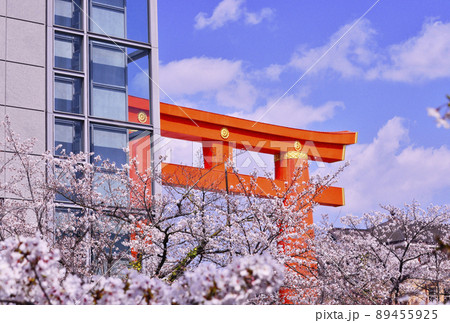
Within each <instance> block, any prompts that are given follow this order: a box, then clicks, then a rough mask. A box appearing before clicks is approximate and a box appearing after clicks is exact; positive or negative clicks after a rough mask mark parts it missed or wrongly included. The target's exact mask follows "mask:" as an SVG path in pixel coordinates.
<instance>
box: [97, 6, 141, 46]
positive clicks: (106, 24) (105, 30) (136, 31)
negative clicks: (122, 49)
mask: <svg viewBox="0 0 450 323" xmlns="http://www.w3.org/2000/svg"><path fill="white" fill-rule="evenodd" d="M90 3H91V5H90V17H91V19H90V23H89V30H90V31H92V32H95V33H99V34H105V35H109V36H113V37H119V38H126V39H131V40H137V41H141V42H144V43H147V42H148V41H149V39H148V0H132V1H126V0H92V1H91V2H90Z"/></svg>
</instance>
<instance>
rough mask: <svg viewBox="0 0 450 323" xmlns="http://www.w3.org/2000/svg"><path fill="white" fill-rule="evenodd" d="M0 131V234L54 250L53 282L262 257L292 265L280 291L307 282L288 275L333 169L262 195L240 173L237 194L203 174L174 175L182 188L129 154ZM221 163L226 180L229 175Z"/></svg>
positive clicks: (180, 272)
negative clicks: (51, 144) (72, 148)
mask: <svg viewBox="0 0 450 323" xmlns="http://www.w3.org/2000/svg"><path fill="white" fill-rule="evenodd" d="M5 134H6V142H5V148H6V150H7V151H8V152H9V153H8V154H7V156H8V157H7V159H6V160H4V161H2V164H1V165H0V174H2V175H4V174H7V176H5V177H7V180H6V181H5V182H2V183H1V184H0V192H1V196H3V197H6V198H4V199H3V200H2V203H1V205H0V224H1V225H0V239H1V240H3V241H7V240H8V239H9V238H16V239H18V240H15V241H16V242H17V241H21V239H25V238H27V237H28V238H33V237H36V235H37V236H38V237H39V238H40V239H41V240H43V241H44V242H45V243H46V244H47V245H48V247H49V248H50V250H52V252H53V251H54V252H56V250H58V251H57V255H58V257H57V259H58V260H57V262H58V263H59V265H60V266H61V267H62V268H63V269H64V270H63V271H61V272H59V273H58V275H59V276H55V277H60V276H61V275H62V276H61V277H62V278H58V280H61V279H62V281H66V280H68V279H70V280H72V281H73V279H74V278H73V277H78V279H80V280H81V282H82V283H83V284H87V283H90V282H92V280H93V279H94V278H93V277H95V276H96V275H102V276H104V277H111V279H112V278H113V277H117V276H118V275H119V276H120V275H122V273H123V272H124V270H126V269H127V268H130V267H131V268H134V269H135V270H136V271H138V272H140V273H141V274H142V275H145V277H148V278H149V279H160V280H163V281H165V282H168V283H170V284H175V283H177V284H181V283H180V282H181V281H182V280H185V279H187V277H191V276H190V275H191V273H192V272H194V271H195V270H196V268H199V267H202V268H203V266H209V267H208V268H210V269H209V270H212V269H211V266H212V265H214V266H217V267H219V268H227V266H230V265H232V264H233V263H234V262H235V261H239V260H238V259H241V258H242V257H247V256H257V257H261V256H263V255H270V256H271V257H273V258H274V259H276V261H278V263H280V264H283V265H286V266H288V267H289V268H291V270H289V271H288V272H287V273H286V278H285V280H284V283H283V286H284V288H286V287H288V288H290V289H292V290H295V291H296V294H299V293H301V291H302V290H303V289H302V288H300V287H301V286H304V284H303V285H302V282H303V281H304V280H305V279H304V278H305V277H307V279H308V280H309V279H311V278H310V277H309V275H306V274H305V273H303V271H301V272H302V274H303V276H299V275H297V274H296V273H295V271H296V270H297V269H298V268H300V267H305V268H306V267H307V268H312V267H313V266H314V262H315V259H314V257H312V256H311V247H310V244H309V242H308V241H309V239H308V238H309V237H310V236H311V229H310V228H309V227H308V226H307V225H306V222H305V218H306V216H307V215H308V213H309V212H311V210H312V208H313V207H314V202H313V200H314V198H315V197H316V196H317V195H318V194H320V193H321V192H322V191H323V190H324V189H325V188H326V187H327V186H328V185H330V184H331V183H332V182H333V181H334V180H335V175H333V176H328V177H325V178H314V179H312V180H311V182H309V183H300V184H299V183H297V182H298V181H297V180H296V179H297V178H301V175H302V171H303V169H301V168H299V169H298V170H297V172H296V173H295V178H294V181H293V182H294V183H296V184H293V185H291V186H290V187H288V188H287V189H286V190H279V192H280V194H279V196H278V197H276V198H270V199H269V198H261V197H259V196H256V195H254V194H253V192H254V191H255V188H256V186H257V182H256V178H255V177H252V178H251V179H250V180H249V181H248V182H245V181H243V180H242V179H240V178H239V186H240V189H241V191H243V192H245V194H241V195H233V194H229V193H227V191H222V190H220V189H218V184H219V183H217V182H212V183H210V185H209V187H208V186H205V185H202V186H201V187H200V186H199V185H197V183H198V182H199V181H200V180H202V178H201V177H202V175H200V174H196V173H191V174H183V176H184V177H186V176H188V177H190V178H192V179H193V180H192V181H191V182H192V184H191V185H184V186H183V185H179V184H177V183H176V181H175V182H174V179H173V178H172V179H171V180H170V181H169V180H168V179H165V178H162V177H161V176H158V174H155V173H154V172H153V171H152V170H151V169H145V170H140V169H141V167H140V166H139V160H137V159H133V158H132V159H130V162H129V164H127V165H116V164H114V163H110V162H109V161H108V160H102V159H101V157H100V156H95V157H94V156H91V155H88V154H84V153H79V154H72V153H70V154H65V152H61V153H59V154H58V156H54V155H53V154H51V153H50V152H48V153H46V154H44V155H43V156H35V155H33V154H32V147H33V140H25V141H21V140H20V139H19V137H18V135H17V134H16V133H14V132H13V131H12V130H11V127H10V125H9V123H8V121H6V124H5ZM227 166H229V165H227ZM227 168H228V169H229V170H230V171H229V174H228V176H238V175H237V172H236V171H235V170H233V169H232V167H231V166H230V167H227ZM194 172H195V171H194ZM11 174H12V175H11ZM155 180H156V181H158V182H159V183H160V184H161V185H163V187H164V188H165V192H164V194H162V195H161V196H154V195H152V190H151V185H152V182H153V181H155ZM274 187H275V185H274ZM276 189H277V188H276V187H275V190H276ZM289 228H295V229H289ZM287 241H289V243H286V242H287ZM244 259H246V258H244ZM255 259H258V258H255ZM255 261H256V260H255ZM308 264H309V265H308ZM272 267H273V266H272ZM205 268H206V267H205ZM61 273H62V274H61ZM122 276H123V275H122ZM69 277H72V278H69ZM217 283H219V282H217ZM272 286H278V285H277V284H275V283H274V284H272ZM220 289H221V288H220ZM276 292H277V288H272V289H271V293H272V294H270V295H269V294H266V295H257V297H256V296H255V297H256V298H254V300H252V301H249V302H258V303H261V302H266V303H267V302H269V303H276V302H279V298H278V296H277V293H276ZM218 293H219V291H218ZM252 295H253V294H252ZM224 297H225V296H224ZM245 299H248V297H245ZM47 302H49V301H48V300H47ZM189 302H190V301H189Z"/></svg>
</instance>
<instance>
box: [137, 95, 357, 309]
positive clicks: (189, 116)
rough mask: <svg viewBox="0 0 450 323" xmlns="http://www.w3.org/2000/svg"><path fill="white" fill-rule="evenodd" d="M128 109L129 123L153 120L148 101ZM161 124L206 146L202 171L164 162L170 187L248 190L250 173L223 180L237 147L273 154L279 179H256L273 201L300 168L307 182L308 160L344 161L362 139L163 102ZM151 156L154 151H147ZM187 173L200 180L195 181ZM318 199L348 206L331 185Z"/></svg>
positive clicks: (172, 134)
mask: <svg viewBox="0 0 450 323" xmlns="http://www.w3.org/2000/svg"><path fill="white" fill-rule="evenodd" d="M128 105H129V120H130V121H132V122H146V120H147V117H148V116H149V102H148V100H145V99H141V98H137V97H133V96H129V101H128ZM143 120H145V121H143ZM160 122H161V135H162V136H163V137H168V138H174V139H181V140H187V141H195V142H200V143H202V146H203V164H204V167H203V168H198V167H191V166H184V165H176V164H170V163H169V164H168V163H164V164H162V167H161V168H162V176H163V178H165V179H166V181H167V182H168V183H170V179H171V178H176V183H175V182H172V183H170V184H171V185H183V186H184V185H186V186H190V185H194V184H195V185H196V187H198V188H199V189H200V188H205V189H208V188H209V187H211V183H215V185H214V189H216V190H223V191H225V190H229V191H230V193H235V194H243V193H244V191H243V189H242V187H241V185H239V184H240V183H241V182H243V181H245V182H246V183H249V182H250V180H251V178H250V176H249V175H243V174H237V175H236V176H228V177H227V181H224V177H225V172H224V171H225V167H227V166H226V162H227V161H229V160H232V158H233V148H236V149H243V150H247V151H255V152H261V153H265V154H271V155H273V156H274V162H275V179H270V178H266V177H258V178H256V184H257V185H256V187H254V191H253V192H252V193H253V194H255V195H258V196H261V197H268V198H270V197H276V196H279V194H280V191H279V190H278V191H277V190H276V189H275V188H274V185H273V184H275V186H276V187H277V188H279V189H281V190H283V188H286V187H289V186H290V185H291V184H292V182H293V176H294V173H295V171H296V169H298V168H299V167H301V168H302V174H301V176H300V177H299V178H297V179H296V180H297V181H299V183H301V182H308V181H309V171H308V160H313V161H321V162H326V163H333V162H337V161H343V160H344V159H345V147H346V146H347V145H352V144H355V143H356V141H357V133H356V132H349V131H339V132H318V131H309V130H302V129H294V128H288V127H282V126H276V125H271V124H267V123H262V122H254V121H250V120H245V119H241V118H236V117H231V116H226V115H221V114H216V113H211V112H206V111H201V110H196V109H191V108H186V107H180V106H176V105H172V104H167V103H161V104H160ZM130 145H131V144H130ZM130 148H131V147H130ZM148 149H149V148H148ZM130 150H131V149H130ZM146 154H149V152H148V151H146ZM185 174H196V175H197V176H196V177H195V178H191V177H189V176H185ZM199 178H200V180H199ZM285 192H286V191H285ZM282 193H283V192H282ZM314 201H315V202H317V203H318V204H320V205H326V206H343V205H344V203H345V200H344V189H343V188H341V187H327V188H325V189H324V190H323V191H322V192H321V193H320V194H319V195H318V196H316V197H315V198H314ZM306 223H307V224H312V223H313V216H312V212H308V214H307V218H306ZM289 243H290V242H289V241H286V242H285V244H289ZM289 294H290V291H289V290H284V291H282V292H281V295H282V296H281V297H282V298H283V299H284V301H285V302H286V303H289V301H288V300H287V299H286V295H289ZM283 295H284V296H283Z"/></svg>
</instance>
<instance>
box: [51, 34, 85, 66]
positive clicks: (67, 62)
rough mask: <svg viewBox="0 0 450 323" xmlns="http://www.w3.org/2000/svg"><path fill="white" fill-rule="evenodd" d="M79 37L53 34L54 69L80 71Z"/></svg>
mask: <svg viewBox="0 0 450 323" xmlns="http://www.w3.org/2000/svg"><path fill="white" fill-rule="evenodd" d="M81 65H82V63H81V37H79V36H73V35H66V34H63V33H55V67H59V68H64V69H69V70H75V71H81Z"/></svg>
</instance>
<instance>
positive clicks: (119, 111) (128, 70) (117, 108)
mask: <svg viewBox="0 0 450 323" xmlns="http://www.w3.org/2000/svg"><path fill="white" fill-rule="evenodd" d="M90 47H91V60H90V64H91V68H90V75H91V79H90V82H91V83H90V91H91V96H90V97H91V101H90V102H91V106H90V113H91V115H93V116H96V117H101V118H106V119H114V120H122V121H130V122H135V123H143V124H150V117H149V116H150V113H149V101H148V99H149V88H150V86H149V82H150V81H149V77H148V70H149V68H148V55H149V52H148V50H142V49H136V48H132V47H119V46H116V45H112V44H107V43H103V42H97V41H93V42H91V44H90ZM130 96H132V97H130ZM142 99H144V100H142ZM146 100H147V101H146Z"/></svg>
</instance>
